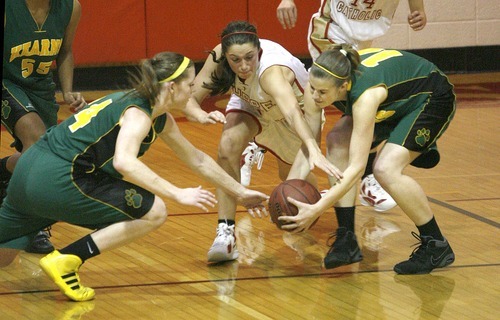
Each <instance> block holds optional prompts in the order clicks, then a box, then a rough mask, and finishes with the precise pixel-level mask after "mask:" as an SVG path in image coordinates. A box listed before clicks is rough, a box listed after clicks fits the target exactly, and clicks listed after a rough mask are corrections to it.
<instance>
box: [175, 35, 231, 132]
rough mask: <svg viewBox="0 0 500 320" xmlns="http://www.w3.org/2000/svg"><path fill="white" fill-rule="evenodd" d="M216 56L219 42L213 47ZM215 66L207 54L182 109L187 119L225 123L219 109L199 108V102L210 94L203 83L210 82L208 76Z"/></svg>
mask: <svg viewBox="0 0 500 320" xmlns="http://www.w3.org/2000/svg"><path fill="white" fill-rule="evenodd" d="M214 51H215V52H216V53H217V56H220V54H221V53H220V52H221V46H220V44H219V45H218V46H217V47H215V48H214ZM216 68H217V63H215V62H214V61H213V59H212V56H211V55H209V56H208V58H207V59H206V60H205V64H204V65H203V68H202V69H201V70H200V72H199V73H198V74H197V75H196V78H195V79H194V86H193V94H192V96H191V98H190V99H189V102H188V104H187V106H186V108H185V109H184V114H185V115H186V117H187V118H188V120H189V121H193V122H199V123H203V124H214V123H217V122H219V123H225V122H226V117H225V116H224V114H222V113H221V112H220V111H217V110H216V111H212V112H206V111H205V110H203V109H202V108H201V103H202V102H203V100H204V99H205V98H206V97H207V96H208V95H209V94H210V90H208V89H205V88H203V83H204V82H205V83H208V82H210V76H211V74H212V72H214V71H215V70H216Z"/></svg>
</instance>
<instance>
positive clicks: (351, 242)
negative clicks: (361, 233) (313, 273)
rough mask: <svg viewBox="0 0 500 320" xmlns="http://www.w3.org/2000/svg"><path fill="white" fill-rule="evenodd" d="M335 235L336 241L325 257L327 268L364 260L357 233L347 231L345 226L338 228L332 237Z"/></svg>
mask: <svg viewBox="0 0 500 320" xmlns="http://www.w3.org/2000/svg"><path fill="white" fill-rule="evenodd" d="M333 237H335V242H333V244H332V245H331V247H330V250H328V253H327V254H326V257H325V259H324V263H325V268H327V269H332V268H337V267H340V266H344V265H347V264H351V263H355V262H359V261H361V260H363V255H362V254H361V250H360V249H359V246H358V241H357V240H356V235H355V234H354V233H353V232H352V231H347V229H346V228H344V227H342V228H338V229H337V231H336V232H335V233H333V234H332V236H331V237H330V239H332V238H333Z"/></svg>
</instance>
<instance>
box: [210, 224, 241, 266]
mask: <svg viewBox="0 0 500 320" xmlns="http://www.w3.org/2000/svg"><path fill="white" fill-rule="evenodd" d="M238 256H239V253H238V249H237V248H236V237H235V235H234V225H232V226H229V225H228V224H227V223H225V222H221V223H219V225H218V226H217V236H216V237H215V240H214V243H213V244H212V247H211V248H210V250H208V262H222V261H231V260H235V259H238Z"/></svg>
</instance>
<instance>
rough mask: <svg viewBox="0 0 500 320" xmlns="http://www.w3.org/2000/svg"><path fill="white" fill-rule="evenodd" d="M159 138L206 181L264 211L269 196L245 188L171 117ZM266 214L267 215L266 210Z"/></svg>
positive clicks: (246, 204)
mask: <svg viewBox="0 0 500 320" xmlns="http://www.w3.org/2000/svg"><path fill="white" fill-rule="evenodd" d="M159 136H160V138H161V139H162V140H163V141H165V143H167V144H168V146H169V147H170V148H171V149H172V150H173V151H174V152H175V154H176V155H177V156H178V157H179V159H180V160H182V161H183V162H184V163H186V164H187V166H188V167H189V168H191V169H192V170H193V171H194V172H196V173H197V174H199V175H200V176H201V177H203V178H204V179H205V180H207V181H208V182H210V183H212V184H214V185H215V186H217V187H220V188H222V189H223V190H224V191H225V192H226V193H228V194H229V195H231V196H233V197H234V198H235V199H236V200H237V201H238V202H239V203H240V204H242V205H244V206H245V207H247V208H255V207H257V208H259V207H260V209H264V207H263V206H262V202H263V201H265V200H267V198H268V197H267V195H265V194H263V193H261V192H258V191H254V190H250V189H247V188H245V187H244V186H242V185H241V184H240V183H238V182H237V181H236V180H234V179H233V178H232V177H231V176H230V175H229V174H227V172H226V171H224V170H223V169H222V168H221V167H220V166H219V165H218V164H217V162H216V161H215V160H214V159H212V158H211V157H210V156H209V155H207V154H206V153H204V152H202V151H200V150H198V149H196V148H195V147H194V146H193V144H191V142H189V140H187V139H186V138H185V137H184V136H183V135H182V133H181V132H180V130H179V127H178V126H177V124H176V123H175V120H174V118H173V117H172V116H171V115H168V120H167V127H166V128H165V129H164V131H163V132H162V133H160V135H159ZM264 213H266V214H267V212H265V210H264ZM259 215H260V214H259Z"/></svg>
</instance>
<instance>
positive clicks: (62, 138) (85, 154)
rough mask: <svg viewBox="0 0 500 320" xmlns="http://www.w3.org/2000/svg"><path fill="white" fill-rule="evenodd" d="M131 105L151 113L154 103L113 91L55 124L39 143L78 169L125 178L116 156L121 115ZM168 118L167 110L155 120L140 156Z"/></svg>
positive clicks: (143, 143)
mask: <svg viewBox="0 0 500 320" xmlns="http://www.w3.org/2000/svg"><path fill="white" fill-rule="evenodd" d="M130 107H138V108H140V109H141V110H143V111H144V112H146V113H147V114H148V115H151V114H152V106H151V105H150V103H149V102H148V101H147V100H146V99H142V98H140V97H137V96H134V95H127V92H116V93H112V94H110V95H107V96H105V97H102V98H100V99H98V100H95V101H94V102H92V103H91V104H89V105H88V106H87V107H86V108H85V109H83V110H81V111H80V112H78V113H77V114H75V115H73V116H71V117H69V118H68V119H66V120H65V121H63V122H61V123H60V124H59V125H57V126H54V127H51V128H50V129H49V130H48V131H47V133H46V134H45V135H44V136H42V138H41V139H40V141H39V142H37V143H38V144H39V145H40V146H42V147H45V148H47V147H48V148H49V149H50V150H51V151H52V152H53V153H55V154H56V155H58V156H59V157H61V158H63V159H65V160H67V161H69V162H72V163H73V166H74V170H84V171H85V172H88V173H90V172H93V171H95V170H102V171H103V172H106V173H108V174H110V175H112V176H114V177H118V178H121V175H120V174H119V173H118V172H117V171H116V170H115V169H114V167H113V165H112V160H113V157H114V153H115V146H116V139H117V137H118V133H119V132H120V119H121V117H122V115H123V113H124V112H125V110H127V109H128V108H130ZM166 121H167V116H166V114H163V115H161V116H159V117H158V118H156V119H155V120H154V122H153V125H152V127H151V130H150V132H149V134H148V136H147V137H146V138H145V139H144V141H143V142H142V145H141V148H140V150H139V154H138V157H140V156H142V155H143V154H144V153H145V152H146V151H147V150H148V149H149V147H150V145H151V144H152V143H153V142H154V141H155V140H156V138H157V133H159V132H161V131H163V128H164V127H165V123H166Z"/></svg>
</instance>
